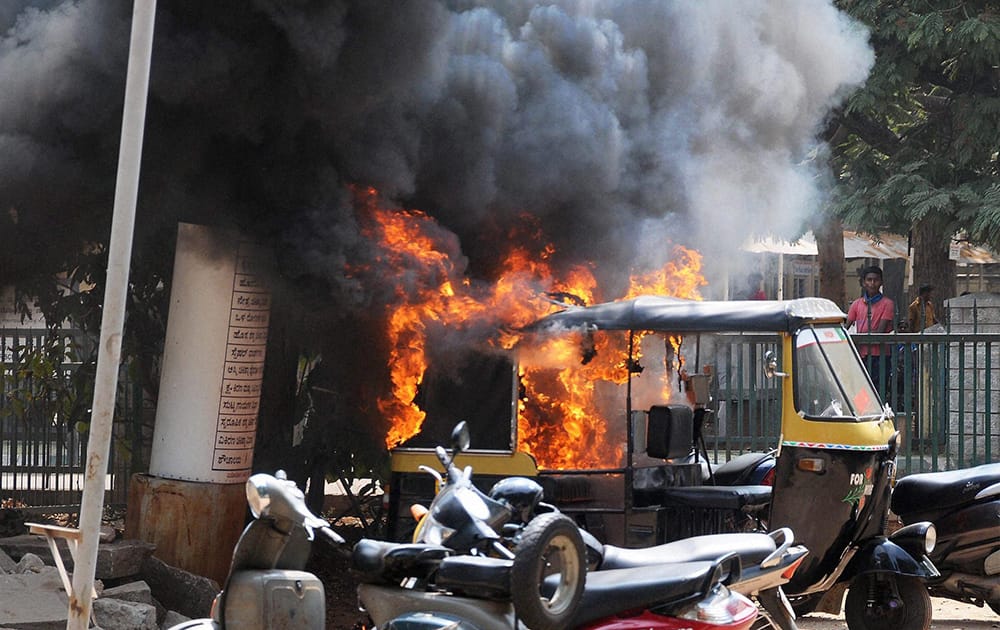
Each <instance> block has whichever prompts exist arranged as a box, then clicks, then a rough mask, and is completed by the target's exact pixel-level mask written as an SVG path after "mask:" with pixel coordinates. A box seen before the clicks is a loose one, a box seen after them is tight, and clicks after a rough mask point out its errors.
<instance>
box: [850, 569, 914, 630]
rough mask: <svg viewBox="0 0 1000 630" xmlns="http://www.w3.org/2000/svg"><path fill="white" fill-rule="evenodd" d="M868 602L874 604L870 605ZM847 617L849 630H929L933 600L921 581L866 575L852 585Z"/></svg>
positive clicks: (881, 575) (881, 574)
mask: <svg viewBox="0 0 1000 630" xmlns="http://www.w3.org/2000/svg"><path fill="white" fill-rule="evenodd" d="M893 586H895V589H894V588H893ZM896 594H898V595H899V597H898V598H896ZM869 599H873V600H874V601H873V602H872V604H871V605H869ZM844 617H845V618H846V619H847V627H848V628H850V630H884V629H885V628H891V629H892V630H927V629H928V628H930V627H931V597H930V595H929V594H928V593H927V587H926V586H924V583H923V581H921V580H920V579H919V578H915V577H911V576H908V575H894V574H891V573H867V574H864V575H859V576H857V577H855V578H854V580H852V581H851V587H850V589H849V590H848V591H847V601H846V602H845V604H844Z"/></svg>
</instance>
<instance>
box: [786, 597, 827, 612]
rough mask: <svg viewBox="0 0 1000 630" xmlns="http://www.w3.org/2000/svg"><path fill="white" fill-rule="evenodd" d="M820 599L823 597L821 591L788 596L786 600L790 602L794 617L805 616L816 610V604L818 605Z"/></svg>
mask: <svg viewBox="0 0 1000 630" xmlns="http://www.w3.org/2000/svg"><path fill="white" fill-rule="evenodd" d="M821 599H823V593H816V594H813V595H799V596H797V597H789V598H788V601H790V602H791V603H792V610H794V611H795V616H796V617H805V616H806V615H808V614H811V613H812V612H813V611H814V610H816V606H819V600H821Z"/></svg>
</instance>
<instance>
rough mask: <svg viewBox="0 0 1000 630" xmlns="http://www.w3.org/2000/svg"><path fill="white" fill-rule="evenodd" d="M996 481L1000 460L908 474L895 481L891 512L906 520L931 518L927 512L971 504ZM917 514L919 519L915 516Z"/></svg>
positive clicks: (997, 481) (998, 475) (997, 479)
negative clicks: (980, 464)
mask: <svg viewBox="0 0 1000 630" xmlns="http://www.w3.org/2000/svg"><path fill="white" fill-rule="evenodd" d="M995 483H1000V463H998V464H983V465H982V466H975V467H973V468H963V469H961V470H948V471H944V472H931V473H917V474H913V475H907V476H906V477H903V478H902V479H900V480H899V481H897V482H896V487H895V488H894V489H893V491H892V501H891V506H892V511H893V512H895V513H896V514H897V515H899V517H900V518H901V519H902V520H903V522H904V523H907V522H912V521H917V520H928V519H927V518H926V515H928V514H932V513H941V512H946V511H948V510H949V509H951V508H953V507H955V506H958V505H962V504H963V503H968V502H970V501H972V499H973V497H975V496H976V493H978V492H979V491H980V490H982V489H983V488H985V487H987V486H991V485H993V484H995ZM917 515H919V516H920V518H915V517H916V516H917Z"/></svg>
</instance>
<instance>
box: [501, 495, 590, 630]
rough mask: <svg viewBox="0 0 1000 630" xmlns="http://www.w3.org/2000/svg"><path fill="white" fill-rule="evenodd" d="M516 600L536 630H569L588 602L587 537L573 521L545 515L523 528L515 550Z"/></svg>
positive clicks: (513, 584) (524, 619) (513, 579)
mask: <svg viewBox="0 0 1000 630" xmlns="http://www.w3.org/2000/svg"><path fill="white" fill-rule="evenodd" d="M514 553H515V557H514V564H513V566H512V567H511V573H510V583H511V600H512V602H513V604H514V611H515V613H517V616H518V618H519V619H520V620H521V622H522V623H524V625H526V626H527V627H528V628H531V630H558V629H559V628H565V627H566V625H567V623H568V622H569V620H570V618H571V617H572V616H573V615H574V613H575V612H576V608H577V606H578V605H579V603H580V598H581V597H582V596H583V587H584V584H585V582H586V579H587V564H586V556H585V552H584V546H583V537H582V536H581V535H580V530H579V529H578V528H577V526H576V523H574V522H573V519H571V518H569V517H568V516H565V515H563V514H559V513H549V514H542V515H539V516H536V517H535V518H533V519H532V520H531V521H530V522H529V523H528V524H527V525H526V526H525V528H524V531H523V532H522V534H521V539H520V541H519V542H518V543H517V546H516V547H515V549H514Z"/></svg>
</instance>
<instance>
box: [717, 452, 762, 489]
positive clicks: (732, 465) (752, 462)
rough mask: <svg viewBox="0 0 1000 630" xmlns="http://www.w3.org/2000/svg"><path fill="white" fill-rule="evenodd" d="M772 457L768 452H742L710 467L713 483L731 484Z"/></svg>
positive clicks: (747, 475)
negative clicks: (713, 478)
mask: <svg viewBox="0 0 1000 630" xmlns="http://www.w3.org/2000/svg"><path fill="white" fill-rule="evenodd" d="M771 457H773V456H772V455H771V454H770V453H743V454H742V455H738V456H736V457H734V458H732V459H731V460H729V461H728V462H726V463H724V464H720V465H719V466H713V467H712V475H713V476H714V477H715V483H717V484H718V485H720V486H731V485H733V484H735V483H737V481H739V480H740V479H741V478H743V477H744V476H746V477H749V475H750V474H751V473H752V472H753V470H754V469H756V468H757V466H759V465H760V464H761V463H763V462H765V461H767V460H768V459H770V458H771Z"/></svg>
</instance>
